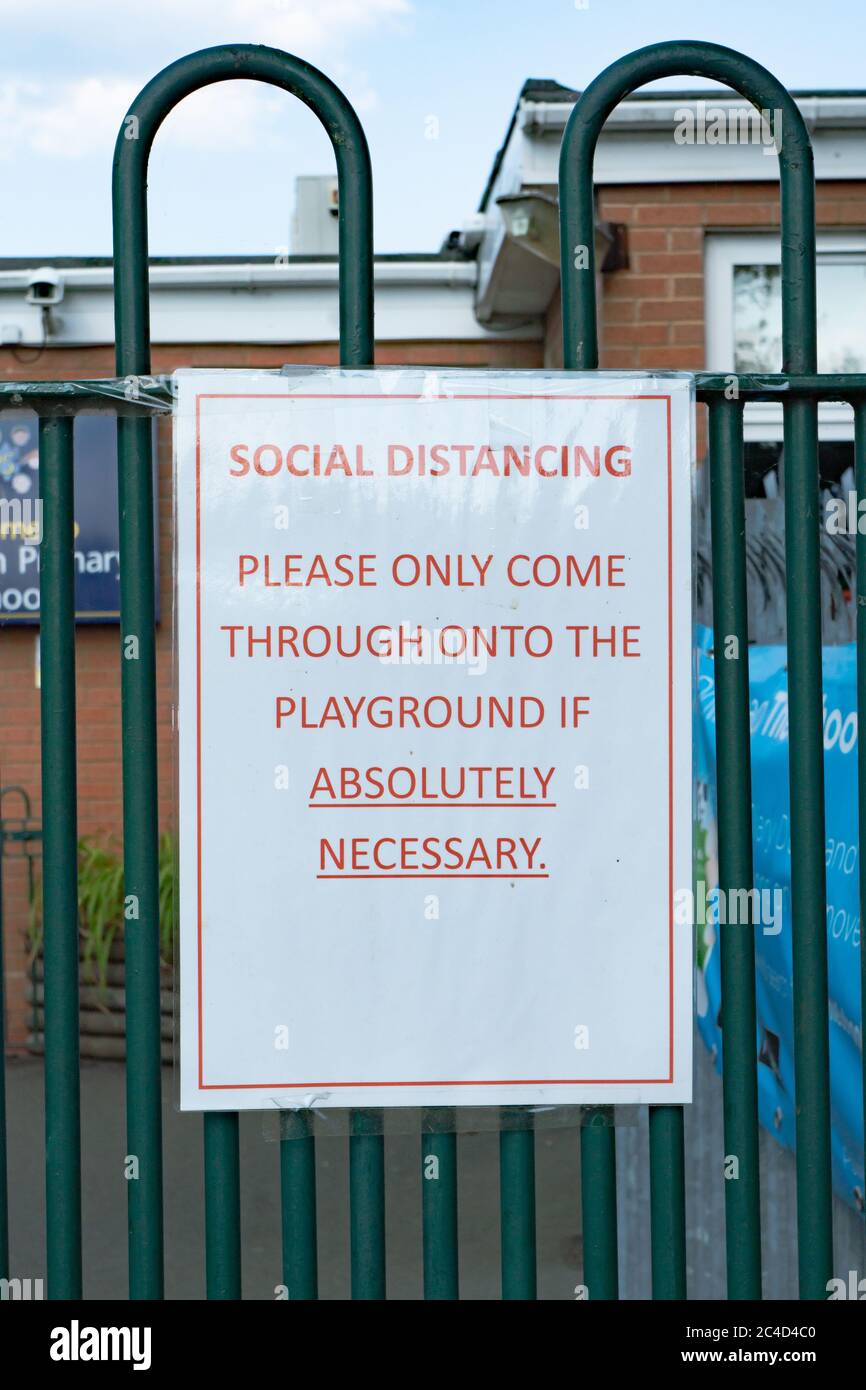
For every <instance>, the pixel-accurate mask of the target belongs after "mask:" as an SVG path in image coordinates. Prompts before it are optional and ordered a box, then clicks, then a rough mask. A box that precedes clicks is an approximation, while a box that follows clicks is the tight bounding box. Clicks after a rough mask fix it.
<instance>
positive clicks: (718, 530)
mask: <svg viewBox="0 0 866 1390" xmlns="http://www.w3.org/2000/svg"><path fill="white" fill-rule="evenodd" d="M709 410H710V486H711V515H712V545H713V643H714V670H715V697H716V787H717V802H718V809H717V818H718V832H719V887H720V888H721V891H722V895H723V901H725V902H732V901H734V899H733V898H732V894H733V893H735V892H738V891H739V890H746V891H749V890H751V889H752V887H753V883H754V877H753V865H752V781H751V752H750V742H749V741H750V724H749V632H748V607H747V598H746V505H745V484H744V475H743V407H742V404H741V403H740V401H739V400H727V399H725V398H724V397H719V398H718V399H715V400H713V401H712V403H711V405H710V408H709ZM740 900H741V899H737V901H740ZM751 903H752V899H751V898H749V905H750V910H749V914H748V921H746V922H742V921H737V922H736V923H735V924H730V923H729V922H728V920H727V917H726V920H725V922H724V924H723V925H720V927H719V935H720V949H721V976H722V1049H723V1063H724V1066H723V1077H722V1082H723V1094H724V1133H725V1241H726V1250H727V1271H728V1297H729V1298H735V1299H740V1298H744V1299H745V1298H748V1299H754V1298H760V1297H761V1192H760V1177H759V1167H758V1061H757V1015H756V1009H755V930H754V922H753V920H752V916H753V914H752V911H751ZM730 915H731V914H727V916H730ZM734 1164H735V1165H736V1166H735V1167H734V1166H732V1165H734Z"/></svg>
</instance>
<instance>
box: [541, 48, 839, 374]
mask: <svg viewBox="0 0 866 1390" xmlns="http://www.w3.org/2000/svg"><path fill="white" fill-rule="evenodd" d="M676 76H694V77H707V78H711V79H713V80H715V81H717V82H721V83H724V85H725V86H726V87H732V88H733V89H734V90H735V91H737V92H739V93H740V94H741V95H742V96H743V97H745V98H746V99H747V101H749V102H750V103H751V104H752V105H753V106H755V107H757V108H758V110H760V111H762V112H766V113H773V114H774V115H775V116H776V124H774V126H773V129H774V130H776V131H778V130H781V139H779V138H778V136H777V139H776V149H777V153H778V155H779V175H780V182H781V195H782V218H781V221H782V340H783V363H782V370H783V371H784V372H795V373H800V372H802V373H811V372H814V371H815V367H816V360H817V357H816V326H815V324H816V321H815V178H814V167H813V158H812V144H811V141H810V139H809V132H808V130H807V129H806V123H805V121H804V120H803V117H802V115H801V113H800V111H799V109H798V107H797V104H796V102H795V101H794V100H793V98H792V97H791V95H790V93H789V92H788V91H787V89H786V88H785V87H783V85H782V83H781V82H779V80H778V79H777V78H776V77H774V76H773V74H772V73H771V72H768V71H767V69H766V68H764V67H762V66H761V64H760V63H756V62H755V61H754V59H752V58H747V57H746V56H745V54H743V53H738V52H737V51H736V50H735V49H733V48H725V47H723V46H722V45H721V44H714V43H695V42H687V41H683V42H673V43H656V44H650V45H649V46H648V47H647V48H639V49H637V50H636V51H635V52H634V53H629V54H627V55H626V56H625V57H623V58H620V59H618V60H617V61H616V62H615V63H612V64H611V65H610V67H608V68H606V69H605V70H604V72H602V73H600V74H599V76H598V77H597V78H596V79H595V81H594V82H592V83H590V85H589V86H588V87H587V89H586V91H585V92H584V93H583V94H582V96H581V97H580V98H579V100H578V101H577V102H576V104H575V106H574V109H573V110H572V113H571V116H570V117H569V120H568V124H567V126H566V128H565V134H564V136H563V140H562V149H561V152H560V161H559V196H560V234H561V241H560V244H561V257H562V320H563V344H564V361H565V365H566V367H578V368H593V367H597V366H598V330H597V326H596V304H595V255H594V249H593V221H594V208H593V183H592V170H593V158H594V155H595V147H596V143H597V141H598V137H599V135H600V134H601V130H602V127H603V126H604V123H605V121H606V120H607V118H608V116H609V115H610V113H611V111H612V110H613V109H614V107H615V106H617V105H618V103H619V102H620V101H622V100H623V98H624V97H626V96H628V95H629V93H631V92H633V91H634V90H635V89H636V88H637V87H642V86H644V85H645V84H646V83H648V82H654V81H656V79H658V78H661V77H676ZM578 251H580V253H581V254H580V255H578V254H577V252H578Z"/></svg>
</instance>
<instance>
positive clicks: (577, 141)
mask: <svg viewBox="0 0 866 1390" xmlns="http://www.w3.org/2000/svg"><path fill="white" fill-rule="evenodd" d="M684 74H692V75H699V76H702V77H708V78H711V79H715V80H717V81H719V82H722V83H724V84H726V85H728V86H731V87H733V88H735V89H736V90H737V91H738V92H740V93H741V94H742V95H743V96H744V97H745V98H747V99H748V101H750V102H751V103H752V104H753V105H754V106H756V107H757V108H759V109H762V110H772V111H781V113H782V131H783V138H782V142H781V150H780V154H779V162H780V176H781V192H782V275H783V336H784V360H783V371H782V373H781V374H778V375H771V376H762V377H756V376H740V377H738V378H737V377H730V376H727V377H726V376H719V375H714V374H710V373H699V374H698V376H697V396H698V400H699V401H701V402H703V403H705V404H707V405H708V406H709V422H710V426H709V427H710V455H711V458H710V467H711V501H712V546H713V561H714V563H713V586H714V614H715V618H714V621H715V644H716V650H721V649H723V647H724V642H725V638H726V637H729V636H732V635H733V636H736V637H737V638H738V644H739V648H738V649H739V651H740V652H741V653H743V657H742V659H741V660H735V661H720V662H718V663H717V673H716V679H717V690H716V710H717V715H716V717H717V748H718V753H717V756H718V818H719V851H720V886H721V888H722V889H724V890H735V889H739V888H751V887H752V827H751V795H750V768H749V718H748V714H749V710H748V669H747V658H746V655H745V654H746V653H747V651H748V633H747V625H746V556H745V509H744V479H743V407H744V405H745V404H746V403H747V402H749V401H765V400H772V401H781V403H782V404H783V406H784V417H785V426H784V438H785V464H786V480H785V512H786V517H785V520H786V548H787V579H788V585H787V595H788V598H787V602H788V632H789V641H788V671H789V692H790V694H789V700H790V759H791V769H790V770H791V785H792V789H793V793H794V794H793V795H792V797H791V815H792V826H791V838H792V868H793V889H792V903H793V933H794V971H795V1002H794V1011H795V1054H796V1055H795V1062H796V1089H797V1095H796V1104H797V1221H798V1233H799V1260H800V1291H801V1295H802V1296H803V1297H805V1298H824V1297H826V1288H827V1281H828V1279H829V1278H830V1277H831V1274H832V1223H831V1182H830V1117H829V1071H828V1062H829V1057H828V1050H829V1043H828V1004H827V954H826V926H825V875H824V802H823V754H822V693H821V631H820V587H819V567H818V561H819V550H818V541H819V525H820V518H819V496H818V459H817V409H818V402H819V401H820V400H833V401H840V400H841V401H847V402H850V403H851V404H852V405H853V406H854V410H855V416H856V476H857V489H858V493H859V494H860V495H861V496H866V376H819V375H817V374H816V320H815V230H814V175H813V167H812V151H811V146H810V141H809V137H808V133H807V131H806V128H805V125H804V123H803V120H802V117H801V116H800V113H799V111H798V109H797V107H796V105H795V103H794V102H793V100H792V99H791V97H790V96H789V95H788V93H787V91H786V90H785V89H784V88H783V87H782V86H781V85H780V83H779V82H778V81H777V80H776V79H775V78H774V77H773V76H772V75H771V74H770V73H769V72H767V71H766V70H765V69H764V68H762V67H761V66H759V65H758V64H757V63H755V62H753V61H751V60H750V59H748V58H746V57H744V56H742V55H741V54H739V53H736V52H734V51H732V50H730V49H726V48H722V47H719V46H716V45H713V44H702V43H665V44H658V45H654V46H651V47H649V48H645V49H642V50H640V51H638V52H636V53H633V54H631V55H630V56H628V57H626V58H624V59H622V60H620V61H619V62H617V63H614V64H613V65H612V66H611V67H610V68H608V69H607V70H606V71H605V72H604V73H602V74H601V76H600V77H598V78H597V79H596V81H595V82H593V83H592V85H591V86H590V87H589V88H588V89H587V90H586V91H585V92H584V94H583V95H582V97H581V98H580V100H579V101H578V102H577V104H576V105H575V107H574V110H573V112H572V114H571V118H570V120H569V123H568V126H567V129H566V132H565V136H564V139H563V143H562V154H561V165H560V209H561V232H562V235H561V245H562V294H563V326H564V327H563V332H564V362H565V366H566V367H568V368H579V369H584V370H591V369H594V368H596V367H597V366H598V345H597V334H596V302H595V270H594V251H593V212H594V209H593V185H592V163H593V156H594V151H595V145H596V141H597V139H598V136H599V133H600V131H601V129H602V127H603V125H604V122H605V120H606V118H607V116H608V115H609V114H610V112H611V111H612V109H613V108H614V106H615V105H616V104H617V103H618V102H619V101H621V100H622V99H623V98H624V97H625V96H627V95H628V94H629V93H630V92H631V91H633V90H634V89H635V88H637V87H639V86H642V85H643V84H645V83H647V82H650V81H653V80H655V79H656V78H660V77H666V76H671V75H684ZM230 78H253V79H256V80H259V81H263V82H268V83H271V84H272V85H274V86H277V87H282V88H284V89H285V90H286V91H288V92H290V93H292V94H293V95H294V96H297V97H299V98H300V99H301V100H302V101H304V102H305V103H306V104H307V106H309V107H310V108H311V109H312V110H313V111H314V112H315V114H316V115H317V116H318V117H319V119H320V121H321V122H322V124H323V125H324V126H325V128H326V130H327V131H328V134H329V135H330V138H331V141H332V144H333V147H334V152H335V155H336V160H337V171H338V177H339V195H340V196H339V201H340V231H339V238H340V240H339V246H340V358H341V362H342V363H343V364H344V365H346V366H353V367H361V366H370V365H372V363H373V298H372V286H373V273H372V272H373V259H372V183H371V174H370V162H369V156H368V152H367V145H366V140H365V137H364V133H363V130H362V128H361V126H360V124H359V122H358V119H357V117H356V115H355V113H354V111H353V110H352V108H351V106H350V105H349V104H348V102H347V101H346V99H345V97H344V96H343V95H342V93H341V92H340V91H339V90H338V89H337V88H336V87H335V86H334V85H333V84H332V83H331V82H330V81H329V80H328V79H327V78H326V77H324V76H323V75H322V74H321V73H320V72H318V71H317V70H316V69H315V68H312V67H310V66H309V65H308V64H306V63H304V62H302V61H300V60H299V59H296V58H293V57H290V56H288V55H287V54H285V53H281V52H278V51H276V50H273V49H267V48H260V47H253V46H247V45H237V46H227V47H220V48H213V49H208V50H205V51H203V52H201V53H195V54H192V55H191V56H189V57H187V58H184V59H182V60H180V61H179V62H177V63H175V64H173V65H172V66H171V67H169V68H167V69H166V70H165V71H164V72H162V73H161V74H160V75H159V76H158V77H156V78H155V79H154V81H153V82H151V83H150V84H149V85H148V86H147V87H146V88H145V89H144V90H143V92H142V93H141V94H140V96H139V97H138V98H137V99H136V101H135V102H134V103H133V105H132V106H131V108H130V111H129V113H128V115H127V117H126V118H125V120H124V123H123V125H122V127H121V131H120V134H119V136H118V141H117V146H116V150H115V157H114V198H113V207H114V267H115V275H114V283H115V314H116V344H117V346H116V353H117V356H116V362H117V373H118V378H117V379H116V380H115V381H114V382H111V383H96V382H43V383H7V382H3V383H0V409H7V410H11V409H19V410H20V409H21V408H22V407H23V406H29V407H31V408H33V409H35V410H36V411H37V412H38V414H39V416H40V483H41V492H42V497H43V507H44V539H43V543H42V576H41V591H42V697H41V698H42V766H43V817H44V884H45V887H44V894H45V914H44V915H45V947H44V949H45V1013H46V1028H45V1049H46V1069H45V1070H46V1096H45V1112H46V1154H47V1157H46V1184H47V1240H48V1261H47V1276H48V1294H49V1297H50V1298H55V1299H61V1298H78V1297H80V1296H81V1293H82V1269H81V1183H80V1129H79V1124H80V1122H79V1068H78V945H77V912H76V821H75V796H76V785H75V666H74V662H75V649H74V607H73V554H72V535H73V530H72V480H73V440H72V425H73V418H74V415H75V413H76V412H77V411H79V410H82V409H85V408H90V409H93V408H101V409H105V408H106V396H107V394H109V393H113V396H114V401H113V408H114V409H115V410H116V413H117V415H118V421H119V426H118V428H119V440H118V445H119V489H120V491H119V507H120V549H121V608H122V616H121V625H120V642H121V646H120V658H119V659H120V662H121V669H122V703H123V796H124V842H125V875H126V877H125V891H126V893H127V895H128V896H129V897H134V898H135V899H136V900H137V916H134V917H133V918H132V919H131V920H129V921H128V922H127V923H126V933H125V936H126V972H127V973H126V999H127V1029H128V1035H127V1134H128V1138H127V1143H128V1152H129V1153H130V1154H135V1155H137V1157H138V1160H139V1179H138V1181H136V1182H130V1183H129V1184H128V1192H129V1278H130V1295H131V1297H132V1298H159V1297H161V1296H162V1291H163V1226H162V1143H161V1096H160V1083H161V1076H160V1008H159V933H158V893H157V819H156V806H157V802H156V684H155V634H154V612H155V605H154V568H153V497H152V466H151V464H152V460H151V449H152V442H151V430H150V424H149V418H148V417H149V416H151V415H152V414H153V413H154V412H156V411H159V410H165V409H168V408H169V407H170V401H171V397H170V390H169V384H168V382H167V381H166V380H163V379H157V380H148V382H147V387H146V390H144V391H139V390H138V388H137V383H139V382H140V379H141V378H142V377H146V378H150V365H151V364H150V331H149V321H148V264H147V208H146V173H147V163H148V156H149V153H150V148H151V145H152V142H153V139H154V137H155V135H156V133H157V131H158V130H159V127H160V125H161V123H162V121H163V120H164V119H165V117H166V115H167V114H168V113H169V112H170V111H171V110H172V108H173V107H174V106H175V105H176V104H177V103H178V102H179V101H180V100H181V99H182V98H183V97H184V96H187V95H188V94H189V93H191V92H193V91H195V90H197V89H199V88H201V87H204V86H206V85H209V84H210V83H212V82H220V81H225V80H228V79H230ZM578 250H581V251H582V253H583V254H581V255H577V254H576V252H577V251H578ZM579 266H581V267H583V268H578V267H579ZM857 558H858V575H866V537H863V536H860V535H858V537H857ZM861 583H862V581H860V580H859V579H858V595H857V605H858V606H857V627H858V691H859V692H860V693H861V694H862V693H864V692H866V592H864V593H862V594H861V592H860V588H861ZM130 636H135V637H137V639H138V642H137V654H136V655H134V656H133V655H131V654H130V653H132V652H133V651H135V650H136V647H135V644H129V643H127V642H126V641H125V639H126V638H127V637H130ZM859 773H860V804H861V808H862V809H863V810H864V812H866V753H864V751H863V747H862V744H861V748H860V753H859ZM860 872H861V875H866V869H864V868H863V866H862V864H861V871H860ZM861 887H863V888H866V879H863V878H861ZM721 954H722V987H723V1029H724V1039H725V1044H724V1045H725V1068H724V1121H725V1151H726V1154H727V1155H735V1156H736V1157H737V1159H738V1161H739V1179H738V1181H736V1182H734V1181H730V1182H727V1183H726V1184H725V1193H726V1227H727V1268H728V1294H729V1296H730V1297H731V1298H757V1297H760V1295H761V1240H760V1216H759V1174H758V1118H757V1072H756V1068H757V1055H756V1054H757V1047H756V1022H755V976H754V932H753V929H752V928H747V927H746V928H744V927H742V926H739V927H737V928H735V929H734V930H728V931H725V929H724V928H723V929H722V936H721ZM864 988H866V975H864ZM281 1122H282V1125H283V1129H282V1140H283V1142H281V1144H280V1146H279V1149H280V1178H281V1194H282V1235H283V1278H284V1282H285V1284H286V1286H287V1288H288V1290H289V1295H290V1297H292V1298H302V1299H311V1298H315V1297H316V1288H317V1273H316V1195H315V1173H316V1163H315V1140H314V1137H313V1134H312V1131H311V1129H310V1127H309V1121H308V1119H307V1118H306V1117H305V1116H303V1115H294V1114H288V1115H283V1116H282V1121H281ZM189 1123H194V1121H193V1120H192V1118H191V1117H190V1120H189ZM424 1131H425V1132H424V1135H423V1138H422V1140H421V1145H420V1155H419V1156H420V1161H421V1162H422V1163H423V1161H424V1157H425V1155H429V1154H434V1155H435V1156H436V1157H437V1158H438V1160H439V1174H440V1180H439V1181H438V1182H437V1183H423V1184H422V1187H423V1194H424V1196H423V1244H424V1250H423V1258H424V1291H425V1297H427V1298H430V1299H452V1298H456V1297H457V1296H458V1248H457V1138H456V1134H455V1127H454V1117H453V1115H452V1114H451V1113H449V1112H448V1111H438V1112H434V1113H428V1114H427V1116H426V1119H425V1124H424ZM580 1135H581V1139H580V1158H581V1193H582V1213H583V1218H582V1226H583V1247H584V1271H583V1282H584V1283H585V1285H586V1286H587V1289H588V1295H589V1297H590V1298H591V1299H613V1298H616V1297H617V1291H618V1272H617V1222H616V1153H615V1125H614V1115H613V1113H612V1112H611V1111H610V1110H609V1109H606V1108H604V1107H598V1108H595V1109H593V1110H588V1111H587V1112H586V1113H585V1115H584V1123H583V1124H582V1126H581V1131H580ZM722 1159H723V1155H721V1154H720V1155H719V1167H718V1181H719V1182H722V1181H723V1180H724V1179H723V1169H722ZM649 1163H650V1170H651V1199H650V1205H651V1220H652V1283H653V1294H654V1297H656V1298H660V1299H681V1298H684V1297H685V1296H686V1292H687V1290H686V1265H685V1231H686V1223H685V1202H684V1151H683V1112H682V1109H681V1108H680V1107H674V1106H655V1107H652V1108H651V1111H650V1142H649ZM204 1168H205V1189H206V1199H205V1208H206V1251H205V1259H206V1270H207V1292H208V1296H209V1297H210V1298H224V1299H225V1298H228V1299H232V1298H238V1297H240V1295H241V1268H240V1266H241V1241H240V1164H239V1147H238V1117H237V1115H234V1114H212V1115H207V1116H205V1117H204ZM3 1196H4V1206H5V1192H4V1194H3ZM500 1196H501V1250H502V1295H503V1297H504V1298H506V1299H531V1298H534V1297H535V1294H536V1254H535V1170H534V1134H533V1129H532V1121H531V1117H530V1116H529V1115H528V1114H526V1113H524V1114H523V1115H518V1116H516V1117H515V1116H513V1115H511V1116H509V1118H508V1123H507V1124H504V1125H503V1128H502V1133H501V1138H500ZM350 1204H351V1271H352V1296H353V1298H357V1299H379V1298H383V1297H384V1296H385V1292H386V1280H385V1215H384V1213H385V1192H384V1139H383V1135H382V1126H381V1116H380V1114H379V1113H378V1112H376V1111H367V1110H363V1111H357V1112H355V1113H354V1114H353V1116H352V1125H351V1137H350ZM2 1272H3V1273H6V1272H7V1271H6V1270H4V1271H2Z"/></svg>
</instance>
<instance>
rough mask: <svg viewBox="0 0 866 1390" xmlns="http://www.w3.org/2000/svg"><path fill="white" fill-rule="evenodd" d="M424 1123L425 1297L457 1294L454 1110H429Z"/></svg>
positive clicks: (442, 1297)
mask: <svg viewBox="0 0 866 1390" xmlns="http://www.w3.org/2000/svg"><path fill="white" fill-rule="evenodd" d="M426 1126H427V1132H426V1133H424V1134H422V1135H421V1210H422V1222H423V1231H424V1297H425V1298H427V1299H453V1298H459V1296H460V1295H459V1282H458V1268H457V1135H456V1134H455V1132H454V1111H453V1110H450V1109H443V1110H428V1111H427V1115H426Z"/></svg>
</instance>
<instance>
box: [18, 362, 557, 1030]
mask: <svg viewBox="0 0 866 1390" xmlns="http://www.w3.org/2000/svg"><path fill="white" fill-rule="evenodd" d="M30 355H31V354H30V353H29V352H25V353H23V354H22V357H23V358H24V359H25V360H19V358H17V357H16V356H15V354H14V353H13V352H12V351H11V350H10V349H0V373H2V376H3V378H4V379H6V380H37V379H39V380H46V379H55V380H57V379H62V378H76V377H78V378H98V377H107V376H112V375H113V374H114V357H113V348H111V347H105V348H50V349H47V350H46V351H45V352H44V353H42V355H41V356H40V357H39V358H38V359H37V360H36V361H27V360H26V359H27V358H29V357H30ZM542 356H543V345H542V344H541V343H537V342H536V343H532V342H501V343H496V342H494V343H487V342H483V341H482V342H471V343H469V342H464V343H444V344H443V343H439V342H420V341H419V342H405V343H393V342H392V343H387V344H384V345H382V346H381V347H380V348H379V349H378V350H377V361H378V363H379V365H380V366H388V365H400V364H418V365H428V364H429V365H431V366H461V367H464V366H466V367H468V366H479V367H488V366H489V367H503V368H511V367H535V366H540V365H541V362H542ZM337 360H338V356H337V349H336V347H335V346H332V345H322V344H315V345H308V346H305V345H292V347H291V348H285V347H279V346H276V347H275V346H269V345H243V346H240V347H235V346H232V345H230V344H218V345H208V346H199V347H195V346H176V347H171V346H169V347H160V348H157V349H155V350H154V354H153V370H154V372H157V373H163V372H171V371H173V370H174V369H175V368H176V367H276V366H281V365H282V364H283V363H285V362H299V363H307V364H336V362H337ZM158 439H159V444H158V459H159V532H160V535H159V546H160V588H161V613H162V623H161V625H160V630H159V635H158V640H157V660H158V665H157V691H158V694H157V699H158V750H159V784H160V805H159V817H160V825H161V826H166V825H170V824H171V823H172V819H173V810H174V797H173V789H172V782H171V779H172V775H173V768H172V743H171V701H172V691H171V653H170V648H171V611H172V533H171V521H172V517H171V494H172V489H171V429H170V426H169V424H168V422H167V421H161V422H160V426H159V431H158ZM35 633H36V629H34V628H23V627H21V628H17V627H0V710H2V719H0V786H8V785H10V784H17V785H20V786H23V787H25V788H26V790H27V791H28V792H29V794H30V796H31V799H32V802H33V809H34V814H35V815H36V816H37V817H41V811H42V797H41V786H40V750H39V691H38V690H37V688H36V680H35V676H36V654H35ZM76 689H77V724H78V827H79V833H80V834H108V835H111V836H114V837H115V838H117V839H119V837H120V833H121V779H120V667H119V648H118V629H117V627H116V625H111V626H106V627H80V628H79V629H78V631H77V640H76ZM4 814H5V815H8V816H12V815H17V814H18V807H17V804H16V805H15V806H13V805H12V803H11V802H10V804H9V805H8V806H6V805H5V803H4ZM3 886H4V889H5V894H4V909H3V910H4V919H5V968H6V998H7V1040H8V1044H9V1046H10V1047H13V1048H15V1047H20V1046H21V1045H22V1044H23V1042H24V1040H25V1039H26V1033H27V1009H26V1005H25V1001H24V990H25V984H26V971H27V945H26V932H25V929H26V923H27V875H26V865H24V863H23V862H20V861H15V862H13V861H12V860H10V859H8V858H7V859H6V861H5V870H4V885H3Z"/></svg>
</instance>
